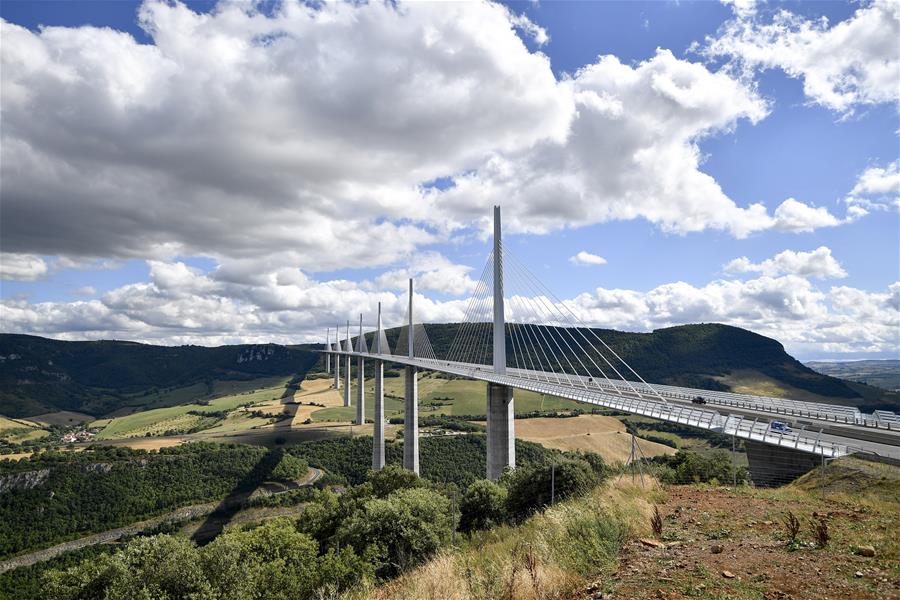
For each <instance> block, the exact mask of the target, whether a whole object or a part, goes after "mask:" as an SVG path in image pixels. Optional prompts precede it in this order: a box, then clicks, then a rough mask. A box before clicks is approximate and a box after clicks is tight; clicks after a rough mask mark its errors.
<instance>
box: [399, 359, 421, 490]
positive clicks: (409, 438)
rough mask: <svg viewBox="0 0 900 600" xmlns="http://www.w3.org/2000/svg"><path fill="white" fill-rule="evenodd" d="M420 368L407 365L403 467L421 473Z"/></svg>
mask: <svg viewBox="0 0 900 600" xmlns="http://www.w3.org/2000/svg"><path fill="white" fill-rule="evenodd" d="M418 376H419V370H418V369H417V368H415V367H406V394H405V400H406V415H405V416H404V417H403V468H404V469H409V470H410V471H413V472H414V473H415V474H416V475H418V474H419V382H418Z"/></svg>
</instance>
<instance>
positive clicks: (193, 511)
mask: <svg viewBox="0 0 900 600" xmlns="http://www.w3.org/2000/svg"><path fill="white" fill-rule="evenodd" d="M322 475H323V473H322V470H321V469H316V468H314V467H310V468H309V471H308V472H307V476H306V478H304V479H303V480H301V481H292V482H291V483H290V484H286V485H284V489H279V490H273V489H271V488H270V487H267V486H266V484H263V485H261V486H260V487H259V488H257V490H255V492H254V494H252V495H250V496H247V497H246V498H244V501H246V500H248V499H250V498H251V497H252V498H261V497H266V496H277V495H278V494H283V493H285V492H290V491H292V490H296V489H299V488H302V487H306V486H310V485H313V484H314V483H315V482H317V481H318V480H319V479H321V478H322ZM220 505H221V501H216V502H205V503H203V504H193V505H191V506H183V507H182V508H179V509H177V510H173V511H172V512H169V513H166V514H164V515H160V516H158V517H153V518H152V519H146V520H144V521H138V522H137V523H132V524H131V525H126V526H125V527H117V528H116V529H109V530H107V531H101V532H100V533H94V534H91V535H87V536H84V537H81V538H78V539H76V540H71V541H68V542H63V543H61V544H57V545H55V546H50V547H49V548H44V549H42V550H35V551H34V552H29V553H28V554H22V555H20V556H16V557H13V558H10V559H7V560H4V561H0V573H4V572H6V571H9V570H12V569H18V568H19V567H27V566H30V565H33V564H36V563H39V562H44V561H45V560H50V559H51V558H54V557H56V556H59V555H60V554H63V553H65V552H71V551H72V550H80V549H81V548H86V547H88V546H95V545H97V544H106V543H109V542H114V541H116V540H119V539H121V538H123V537H126V536H130V535H137V534H139V533H141V532H142V531H145V530H147V529H150V528H152V527H156V526H157V525H160V524H161V523H171V522H177V521H187V520H190V519H198V518H200V517H205V516H207V515H209V514H211V513H212V512H214V511H215V510H216V509H218V508H219V507H220Z"/></svg>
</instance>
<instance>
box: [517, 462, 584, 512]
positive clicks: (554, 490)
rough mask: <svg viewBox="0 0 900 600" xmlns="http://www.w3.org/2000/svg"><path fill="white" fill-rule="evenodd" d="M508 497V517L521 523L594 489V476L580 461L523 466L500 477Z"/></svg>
mask: <svg viewBox="0 0 900 600" xmlns="http://www.w3.org/2000/svg"><path fill="white" fill-rule="evenodd" d="M502 481H503V483H505V484H506V487H507V489H508V495H507V500H506V508H507V511H508V512H509V515H510V516H511V517H512V518H513V519H516V520H522V519H524V518H526V517H528V516H529V515H531V514H532V513H533V512H535V511H536V510H538V509H540V508H543V507H544V506H547V505H549V504H550V503H551V499H555V500H556V501H559V500H564V499H565V498H568V497H571V496H575V495H578V494H582V493H584V492H586V491H588V490H590V489H591V488H593V487H594V485H596V483H597V476H596V475H595V474H594V471H593V469H591V466H590V465H589V464H588V463H587V462H586V461H584V460H580V459H563V460H560V461H558V462H556V463H555V465H554V464H540V465H532V466H530V467H522V468H519V469H516V470H515V471H512V472H509V473H507V474H505V475H504V476H503V479H502Z"/></svg>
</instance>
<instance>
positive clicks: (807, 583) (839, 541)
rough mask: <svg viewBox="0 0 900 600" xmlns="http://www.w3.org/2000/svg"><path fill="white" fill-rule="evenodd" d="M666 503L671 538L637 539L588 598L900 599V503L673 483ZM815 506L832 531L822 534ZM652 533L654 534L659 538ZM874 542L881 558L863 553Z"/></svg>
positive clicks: (664, 509) (665, 528)
mask: <svg viewBox="0 0 900 600" xmlns="http://www.w3.org/2000/svg"><path fill="white" fill-rule="evenodd" d="M667 496H668V497H667V499H666V501H665V502H663V503H662V504H660V506H659V510H660V513H661V515H662V516H663V533H662V535H661V536H660V537H661V539H662V540H663V543H662V544H661V545H660V546H659V547H654V546H652V545H648V543H647V542H642V541H634V542H629V543H628V544H627V545H626V547H625V550H624V552H623V554H622V559H621V563H620V567H619V572H618V574H617V576H616V580H617V582H615V583H613V584H612V585H610V582H605V585H603V584H602V583H601V585H600V586H598V587H603V588H605V589H606V590H610V588H612V589H611V592H610V591H607V592H606V593H604V592H593V593H588V594H587V595H585V596H581V597H582V598H615V599H623V600H624V599H632V598H634V599H639V598H654V599H660V600H681V599H684V598H708V599H714V598H715V599H723V600H724V599H726V598H728V599H736V600H738V599H740V600H743V599H747V600H749V599H761V600H827V599H832V600H844V599H847V600H864V599H865V600H869V599H871V600H876V599H878V600H887V599H896V598H900V561H898V545H900V541H898V539H897V531H898V525H900V514H898V510H897V505H896V504H882V505H880V506H878V505H869V506H867V505H865V504H860V503H859V502H847V501H843V502H842V501H841V499H840V498H841V497H840V496H835V497H834V498H829V497H827V496H825V497H821V498H819V497H811V496H809V495H803V494H800V493H798V494H796V496H795V497H794V498H791V497H790V494H789V493H785V492H783V491H779V492H766V491H761V490H756V491H729V490H728V489H723V488H711V489H698V488H696V487H690V486H685V487H673V488H669V489H668V492H667ZM788 511H791V512H793V513H794V514H795V515H796V516H797V517H798V518H799V520H800V522H801V530H800V535H799V540H800V544H799V547H798V548H796V549H794V550H791V549H790V548H789V547H788V546H787V543H786V541H785V540H786V534H785V533H784V532H785V526H784V520H785V517H786V514H787V512H788ZM814 515H824V516H825V519H826V522H827V523H828V528H829V534H830V536H831V540H829V542H828V544H827V546H826V547H825V548H818V547H816V546H815V545H814V544H813V543H812V540H813V530H812V525H811V523H812V521H813V519H815V518H816V517H814ZM651 542H652V540H651ZM857 545H859V546H861V545H872V546H873V547H874V550H875V556H874V557H864V556H861V555H859V554H858V553H857V552H855V547H856V546H857Z"/></svg>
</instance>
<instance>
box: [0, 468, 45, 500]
mask: <svg viewBox="0 0 900 600" xmlns="http://www.w3.org/2000/svg"><path fill="white" fill-rule="evenodd" d="M48 477H50V469H40V470H38V471H26V472H24V473H13V474H12V475H6V476H5V477H0V494H2V493H4V492H8V491H10V490H30V489H33V488H36V487H38V486H39V485H41V484H42V483H44V482H45V481H47V478H48Z"/></svg>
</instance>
